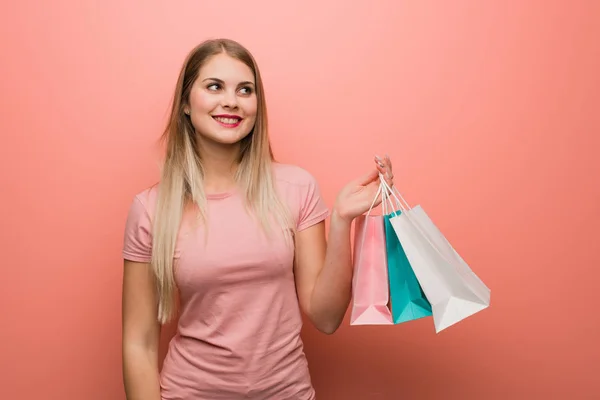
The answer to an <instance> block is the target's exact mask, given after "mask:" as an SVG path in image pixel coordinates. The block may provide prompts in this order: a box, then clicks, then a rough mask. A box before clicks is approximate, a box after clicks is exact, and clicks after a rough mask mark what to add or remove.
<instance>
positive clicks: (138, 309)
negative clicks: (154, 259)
mask: <svg viewBox="0 0 600 400" xmlns="http://www.w3.org/2000/svg"><path fill="white" fill-rule="evenodd" d="M122 302H123V306H122V307H123V310H122V314H123V315H122V318H123V339H122V340H123V349H122V351H123V383H124V386H125V395H126V398H127V400H160V384H159V371H158V345H159V340H160V324H159V323H158V321H157V294H156V290H155V285H154V278H153V276H152V270H151V268H150V265H149V264H146V263H138V262H133V261H127V260H126V261H125V265H124V271H123V300H122Z"/></svg>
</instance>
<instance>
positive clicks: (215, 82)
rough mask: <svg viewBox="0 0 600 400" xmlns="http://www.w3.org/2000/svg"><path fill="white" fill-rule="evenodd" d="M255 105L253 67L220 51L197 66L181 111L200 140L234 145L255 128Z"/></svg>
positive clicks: (256, 104) (256, 105)
mask: <svg viewBox="0 0 600 400" xmlns="http://www.w3.org/2000/svg"><path fill="white" fill-rule="evenodd" d="M257 107H258V102H257V98H256V90H255V81H254V74H253V73H252V70H251V69H250V68H249V67H248V66H247V65H246V64H244V63H243V62H241V61H239V60H237V59H235V58H232V57H230V56H228V55H227V54H225V53H221V54H217V55H215V56H212V57H211V58H209V59H208V61H207V62H206V63H205V64H204V65H203V66H202V68H201V69H200V71H199V74H198V79H196V81H195V82H194V84H193V86H192V89H191V92H190V97H189V104H188V105H187V106H186V107H185V108H184V111H185V113H186V114H188V115H189V116H190V118H191V121H192V125H193V126H194V128H195V130H196V134H197V135H199V136H200V139H201V140H206V141H210V142H214V143H218V144H237V143H238V142H239V141H240V140H242V139H243V138H244V137H246V136H247V135H248V134H249V133H250V131H251V130H252V128H253V127H254V123H255V121H256V112H257Z"/></svg>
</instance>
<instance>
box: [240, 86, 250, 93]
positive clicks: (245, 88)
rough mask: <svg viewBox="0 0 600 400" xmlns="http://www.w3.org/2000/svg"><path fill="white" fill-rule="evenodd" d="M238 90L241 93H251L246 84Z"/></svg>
mask: <svg viewBox="0 0 600 400" xmlns="http://www.w3.org/2000/svg"><path fill="white" fill-rule="evenodd" d="M240 91H241V92H242V94H250V93H252V88H250V87H248V86H246V87H243V88H241V89H240Z"/></svg>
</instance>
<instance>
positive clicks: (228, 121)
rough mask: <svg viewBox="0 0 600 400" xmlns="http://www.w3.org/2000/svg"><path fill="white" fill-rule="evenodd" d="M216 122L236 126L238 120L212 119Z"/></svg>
mask: <svg viewBox="0 0 600 400" xmlns="http://www.w3.org/2000/svg"><path fill="white" fill-rule="evenodd" d="M214 118H215V119H216V120H217V121H219V122H221V123H224V124H237V123H238V122H239V121H240V120H239V119H237V118H222V117H214Z"/></svg>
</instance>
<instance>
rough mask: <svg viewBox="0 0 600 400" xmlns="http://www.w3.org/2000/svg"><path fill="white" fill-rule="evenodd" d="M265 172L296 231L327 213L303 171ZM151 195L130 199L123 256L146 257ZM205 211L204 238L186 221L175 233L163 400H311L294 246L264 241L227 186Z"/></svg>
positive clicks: (287, 167)
mask: <svg viewBox="0 0 600 400" xmlns="http://www.w3.org/2000/svg"><path fill="white" fill-rule="evenodd" d="M273 170H274V178H275V182H276V187H277V190H278V191H279V193H280V195H281V196H282V199H283V200H284V201H285V202H286V204H288V206H289V207H290V209H291V211H292V213H293V216H294V218H295V221H296V224H297V225H296V226H297V229H298V230H299V231H301V230H303V229H306V228H308V227H310V226H311V225H314V224H316V223H318V222H321V221H323V220H324V219H325V218H326V217H327V216H328V215H329V210H328V208H327V206H326V205H325V203H324V201H323V199H322V198H321V195H320V192H319V187H318V185H317V183H316V181H315V179H314V178H313V177H312V175H310V174H309V173H308V172H306V171H305V170H303V169H301V168H299V167H296V166H291V165H284V164H274V168H273ZM156 196H157V191H156V188H155V187H153V188H150V189H147V190H145V191H143V192H141V193H139V194H138V195H137V196H136V197H135V199H134V201H133V204H132V205H131V209H130V211H129V216H128V219H127V223H126V229H125V244H124V249H123V257H124V258H125V259H128V260H132V261H138V262H149V261H150V254H151V246H152V245H151V243H152V234H151V220H152V216H153V212H154V208H155V203H156ZM207 214H208V221H207V225H208V237H205V234H204V232H205V231H204V229H203V228H202V227H199V228H192V225H191V224H188V223H183V224H182V227H181V229H180V232H179V239H178V242H177V246H176V251H175V263H176V268H175V279H176V282H177V285H178V289H179V292H180V302H181V310H180V317H179V321H178V327H177V334H176V335H175V337H174V338H173V339H172V341H171V343H170V344H169V350H168V353H167V356H166V358H165V361H164V364H163V369H162V371H161V382H160V384H161V389H162V390H161V392H162V399H163V400H169V399H186V400H200V399H207V400H208V399H210V400H219V399H227V400H236V399H261V400H262V399H277V400H312V399H314V398H315V393H314V390H313V387H312V384H311V378H310V375H309V371H308V366H307V361H306V357H305V355H304V350H303V344H302V340H301V339H300V330H301V327H302V319H301V315H300V308H299V305H298V299H297V295H296V289H295V283H294V274H293V261H294V251H293V249H292V248H289V247H286V244H285V242H284V239H283V237H282V236H276V235H273V238H272V239H271V241H269V240H267V238H266V237H265V235H264V234H263V233H262V230H261V228H260V226H259V224H258V223H257V222H256V220H254V219H252V218H251V217H250V216H249V215H248V214H247V212H246V210H245V209H244V205H243V202H242V198H241V196H239V195H238V193H236V192H232V193H223V194H219V195H210V196H209V197H208V205H207ZM205 239H206V240H205Z"/></svg>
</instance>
